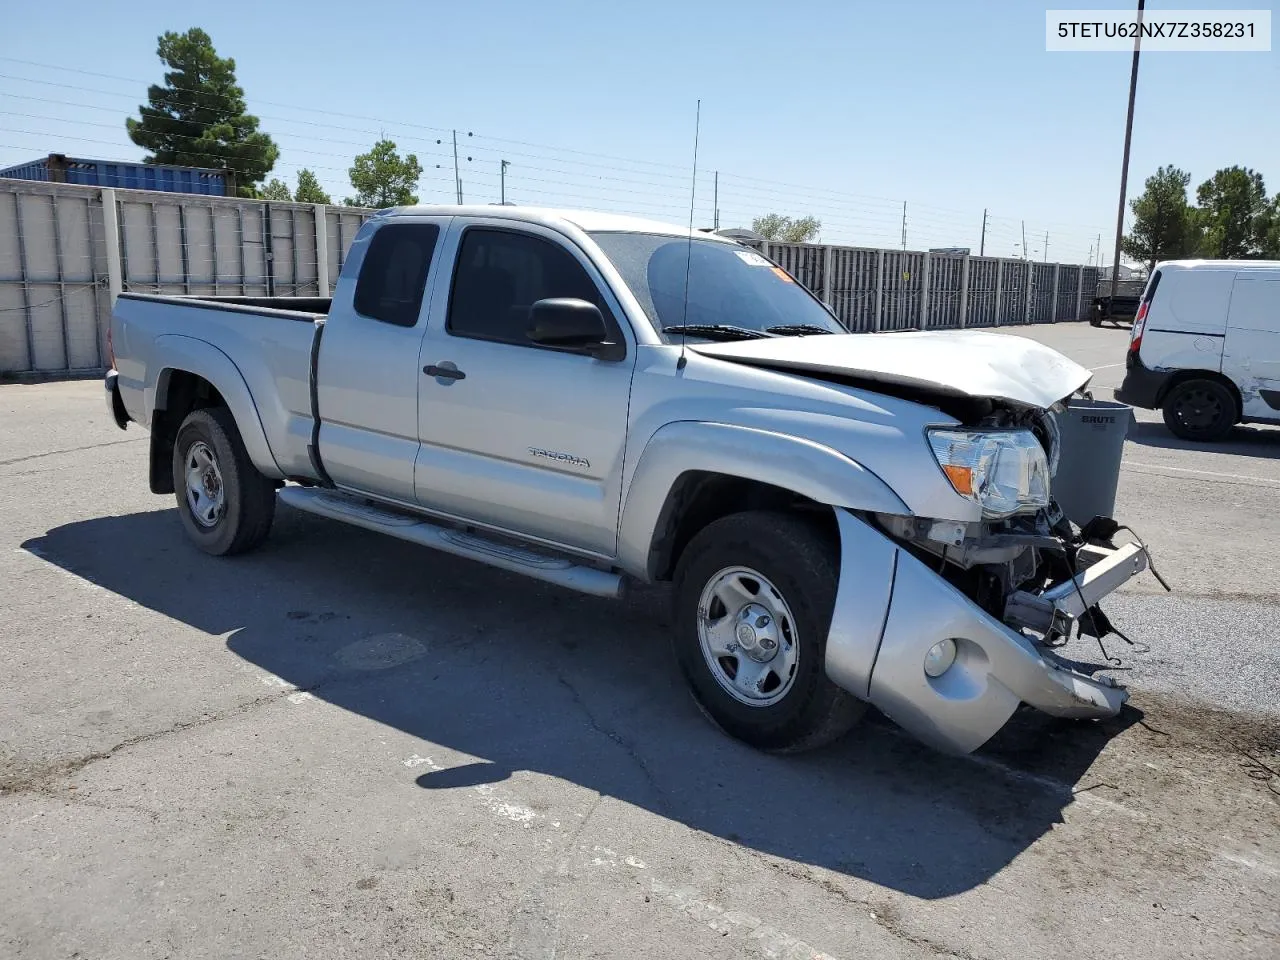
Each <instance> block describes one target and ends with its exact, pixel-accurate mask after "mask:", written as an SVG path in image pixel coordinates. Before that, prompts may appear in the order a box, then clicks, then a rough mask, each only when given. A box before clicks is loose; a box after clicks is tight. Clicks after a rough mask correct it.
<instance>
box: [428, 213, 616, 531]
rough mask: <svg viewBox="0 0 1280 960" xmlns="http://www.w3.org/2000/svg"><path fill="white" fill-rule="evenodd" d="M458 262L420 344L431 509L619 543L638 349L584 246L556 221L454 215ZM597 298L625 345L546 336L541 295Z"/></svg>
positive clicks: (453, 250)
mask: <svg viewBox="0 0 1280 960" xmlns="http://www.w3.org/2000/svg"><path fill="white" fill-rule="evenodd" d="M444 259H446V260H448V261H450V262H453V263H454V269H453V276H452V277H450V278H444V277H442V278H441V280H440V281H439V283H437V285H436V288H435V290H434V294H433V306H432V320H431V324H430V326H429V328H428V330H427V334H426V338H425V339H424V340H423V344H422V355H421V357H420V367H421V373H420V393H419V398H420V400H419V414H418V430H419V437H420V439H421V447H420V448H419V451H418V462H417V469H416V471H415V477H414V479H415V485H416V494H417V498H418V502H419V503H420V504H421V505H422V506H423V507H426V508H428V509H430V510H432V511H436V512H441V513H446V514H449V515H451V516H456V517H461V518H466V519H469V520H475V521H478V522H480V523H482V524H485V525H488V526H491V527H496V528H499V529H502V530H508V531H512V532H515V533H519V534H522V535H524V536H532V537H536V538H539V539H543V540H547V541H550V542H553V543H556V544H560V545H564V546H568V547H573V548H576V549H580V550H583V551H586V552H590V553H594V554H598V555H601V556H613V555H614V553H615V551H616V547H617V525H618V508H619V502H620V498H621V477H622V457H623V451H624V449H625V447H626V438H627V408H628V402H629V399H630V395H631V378H632V373H633V371H634V369H635V362H636V350H635V342H634V338H633V335H632V332H631V330H630V328H629V327H628V325H627V324H626V322H625V320H620V319H619V318H622V317H623V316H624V315H623V313H622V310H621V308H620V306H619V304H618V303H617V302H616V300H615V299H614V298H613V295H612V292H611V291H610V290H609V288H608V286H607V284H605V283H604V282H603V278H602V277H601V276H600V275H599V273H598V271H597V270H596V268H595V267H594V265H593V264H592V263H591V261H590V259H589V258H588V257H587V256H586V254H585V253H584V252H583V251H582V250H581V249H579V248H578V247H577V246H576V245H575V244H574V243H573V241H572V240H570V239H569V238H568V237H565V236H563V235H561V234H559V233H557V232H556V231H554V230H551V229H549V228H546V227H543V226H540V225H535V224H530V223H523V222H519V221H514V220H497V219H495V220H493V221H485V220H468V221H467V222H466V223H465V224H462V223H461V222H460V221H459V222H458V223H456V224H455V230H454V232H453V234H452V235H451V236H450V239H449V242H448V244H447V247H446V251H445V254H444ZM551 297H572V298H577V299H582V300H587V301H590V302H592V303H595V304H596V305H597V306H598V307H600V309H601V313H602V314H603V315H604V317H605V322H606V326H607V327H608V328H609V329H610V331H611V333H610V340H611V341H612V342H614V343H615V344H617V346H618V349H617V350H616V351H615V352H614V353H613V355H612V356H611V357H610V358H608V359H596V358H595V357H592V356H589V355H587V354H586V353H585V352H582V351H577V350H570V349H565V348H551V347H544V346H540V345H537V344H535V343H533V342H532V341H530V340H529V339H528V337H527V335H526V331H527V329H528V323H529V308H530V306H532V304H533V303H535V302H536V301H538V300H542V299H546V298H551Z"/></svg>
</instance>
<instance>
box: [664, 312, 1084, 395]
mask: <svg viewBox="0 0 1280 960" xmlns="http://www.w3.org/2000/svg"><path fill="white" fill-rule="evenodd" d="M688 349H690V350H695V351H697V352H698V353H700V354H703V355H704V356H708V357H716V358H718V359H720V360H731V361H734V362H736V363H745V364H750V365H752V366H758V367H767V368H770V369H773V370H784V371H788V372H795V373H800V374H803V373H805V372H810V371H811V372H815V373H822V374H827V375H835V376H840V375H845V376H848V377H850V378H851V379H856V380H860V381H867V382H869V383H870V384H875V383H884V384H886V385H890V384H892V385H899V386H905V387H911V388H916V389H921V390H928V391H933V392H936V393H941V394H948V395H951V396H957V397H987V398H991V399H999V400H1009V401H1012V402H1014V403H1022V404H1028V405H1030V406H1034V407H1040V408H1041V409H1044V408H1047V407H1049V406H1051V405H1053V404H1054V403H1057V402H1058V401H1059V400H1063V399H1065V398H1066V397H1069V396H1070V395H1071V394H1073V393H1075V391H1077V390H1079V389H1080V388H1081V387H1083V386H1084V385H1085V384H1086V383H1088V382H1089V380H1090V378H1091V377H1092V376H1093V373H1092V371H1090V370H1088V369H1087V368H1085V367H1082V366H1080V365H1079V364H1078V363H1075V362H1074V361H1072V360H1070V359H1068V358H1067V357H1065V356H1063V355H1062V354H1061V353H1059V352H1058V351H1057V350H1054V349H1052V348H1050V347H1046V346H1045V345H1044V344H1042V343H1037V342H1036V341H1034V340H1029V339H1027V338H1026V337H1018V336H1007V335H1005V334H1000V333H988V332H985V331H981V330H946V331H937V332H933V331H921V332H918V333H916V332H909V333H846V334H826V335H815V336H806V337H775V338H770V339H768V340H743V341H739V342H736V343H697V344H693V343H691V344H689V347H688Z"/></svg>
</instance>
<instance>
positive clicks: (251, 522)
mask: <svg viewBox="0 0 1280 960" xmlns="http://www.w3.org/2000/svg"><path fill="white" fill-rule="evenodd" d="M173 489H174V494H175V495H176V497H177V500H178V516H179V518H180V519H181V520H182V526H183V528H184V529H185V530H186V532H187V536H188V537H190V538H191V540H192V542H193V543H195V545H196V546H197V547H199V548H200V549H201V550H203V551H204V552H205V553H210V554H213V555H214V556H226V555H229V554H233V553H244V552H245V551H247V550H252V549H253V548H254V547H256V546H258V544H260V543H262V541H263V540H265V539H266V538H267V534H268V533H270V532H271V521H272V520H273V519H274V517H275V512H276V489H275V484H274V483H272V482H271V481H270V480H269V479H267V478H266V477H264V476H263V475H262V474H260V473H259V472H258V470H257V468H256V467H254V465H253V463H252V462H251V461H250V460H249V454H248V451H246V450H245V448H244V442H243V441H242V440H241V439H240V431H239V430H238V429H236V422H235V418H234V417H233V416H232V415H231V411H230V410H228V409H227V408H226V407H206V408H204V409H202V410H193V411H192V412H191V413H189V414H188V415H187V418H186V419H185V420H183V421H182V426H181V427H179V428H178V436H177V439H176V441H175V442H174V445H173Z"/></svg>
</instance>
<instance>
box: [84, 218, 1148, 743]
mask: <svg viewBox="0 0 1280 960" xmlns="http://www.w3.org/2000/svg"><path fill="white" fill-rule="evenodd" d="M110 347H111V350H112V367H113V369H112V370H111V372H110V373H109V374H108V375H107V378H106V388H107V404H108V408H109V409H110V411H111V413H112V415H113V417H114V419H115V422H116V423H117V424H118V425H119V426H120V427H121V428H124V427H125V426H127V424H128V423H129V422H130V421H133V422H136V423H139V424H141V425H142V426H143V427H145V428H147V429H149V430H150V440H151V459H150V485H151V490H152V491H153V492H155V493H157V494H168V493H174V494H175V495H176V499H177V505H178V514H179V516H180V517H181V521H182V524H183V526H184V528H185V530H186V532H187V534H188V535H189V537H190V538H191V540H192V541H194V543H195V544H196V546H198V547H199V548H200V549H202V550H204V551H207V552H208V553H212V554H219V555H221V554H234V553H239V552H242V551H245V550H249V549H252V548H253V547H255V546H257V545H258V544H259V543H261V542H262V540H263V539H264V538H265V537H266V536H267V534H268V532H269V530H270V528H271V522H272V517H273V515H274V512H275V509H276V504H277V501H283V502H285V503H286V504H288V505H289V506H291V507H293V508H295V509H298V510H304V511H309V512H311V513H314V514H319V515H321V516H324V517H329V518H332V519H334V520H338V521H341V522H344V523H351V524H356V525H357V526H360V527H365V528H367V529H370V530H378V531H381V532H383V533H387V534H390V535H392V536H395V537H400V538H403V539H406V540H410V541H414V542H416V543H421V544H425V545H427V546H430V547H433V548H435V549H438V550H443V551H447V552H448V553H451V554H456V555H459V556H463V557H468V558H470V559H473V560H477V561H480V562H483V563H487V564H492V565H494V566H497V567H501V568H503V569H506V570H512V571H518V572H520V573H523V574H527V575H529V576H531V577H537V578H539V579H542V580H545V581H549V582H551V583H555V584H559V585H561V586H563V587H567V588H570V589H574V590H580V591H584V592H587V593H591V594H596V595H600V596H617V595H618V594H620V592H621V591H622V590H623V588H624V584H625V582H626V581H627V579H628V578H634V579H635V580H639V581H644V582H654V581H671V582H672V584H673V587H672V596H673V604H674V617H673V623H674V631H673V641H674V648H675V654H676V660H677V661H678V663H679V665H680V667H681V669H682V671H683V673H684V675H685V677H686V678H687V680H688V683H689V686H690V688H691V690H692V692H693V695H694V697H695V699H696V701H697V703H698V704H699V706H700V707H701V708H702V710H703V712H704V713H706V714H707V715H708V716H709V717H710V718H711V719H712V720H713V721H714V722H715V723H716V724H718V725H719V726H720V727H721V728H722V729H724V730H725V731H726V732H728V733H729V734H731V735H733V736H735V737H739V738H741V739H742V740H744V741H746V742H748V743H750V744H753V745H755V746H757V747H759V748H761V749H766V750H779V751H781V750H800V749H805V748H808V747H814V746H817V745H820V744H823V743H826V742H829V741H830V740H832V739H834V738H836V737H837V736H839V735H841V734H843V733H844V732H845V731H846V730H847V729H848V728H849V727H850V726H852V725H853V724H854V723H855V722H856V720H857V719H858V718H859V717H860V716H861V715H862V713H863V712H864V710H865V709H866V705H867V704H874V705H875V706H876V707H878V708H879V709H880V710H881V711H883V712H884V713H885V714H887V715H888V716H889V717H890V718H892V719H893V720H894V721H895V722H897V723H898V724H900V725H901V726H902V727H904V728H905V729H907V730H908V731H910V732H911V733H913V734H914V735H916V736H917V737H919V738H920V739H921V740H923V741H925V742H927V743H929V744H932V745H934V746H935V747H937V748H939V749H942V750H946V751H951V752H968V751H972V750H974V749H976V748H977V747H979V746H980V745H982V744H983V743H984V742H985V741H986V740H988V739H989V738H990V737H991V736H992V735H993V734H994V733H996V731H998V730H999V729H1000V728H1001V727H1002V726H1003V725H1004V724H1005V722H1006V721H1007V720H1008V719H1009V717H1010V716H1011V715H1012V714H1013V712H1014V710H1015V709H1017V707H1018V706H1019V704H1020V703H1027V704H1030V705H1031V706H1033V707H1037V708H1039V709H1041V710H1043V711H1046V712H1048V713H1051V714H1054V715H1057V716H1063V717H1081V718H1093V717H1107V716H1111V715H1114V714H1116V713H1117V712H1118V711H1119V710H1120V709H1121V706H1122V704H1123V703H1124V701H1125V699H1126V697H1127V694H1126V692H1125V691H1124V690H1123V688H1121V687H1119V686H1118V685H1116V684H1115V683H1114V682H1112V681H1111V680H1109V679H1108V678H1106V677H1104V676H1097V675H1089V674H1086V673H1083V672H1080V671H1079V670H1077V669H1073V668H1072V666H1071V665H1069V664H1068V662H1066V661H1065V660H1064V659H1062V658H1061V657H1059V656H1058V655H1056V654H1055V651H1054V648H1055V647H1057V646H1060V645H1061V643H1062V642H1064V641H1065V640H1066V639H1067V638H1068V637H1069V636H1070V634H1071V631H1072V629H1073V627H1074V626H1077V625H1079V626H1080V627H1082V628H1083V627H1085V626H1089V627H1090V628H1091V631H1092V632H1095V633H1096V632H1097V631H1096V625H1097V622H1098V620H1097V617H1100V616H1101V614H1100V611H1098V608H1097V603H1098V600H1099V599H1100V598H1101V597H1102V596H1103V595H1105V594H1106V593H1108V592H1110V591H1112V590H1114V589H1115V588H1116V587H1117V586H1119V585H1120V584H1121V583H1123V582H1124V581H1126V580H1127V579H1129V578H1130V577H1132V576H1134V575H1135V574H1137V573H1139V572H1140V571H1142V570H1143V569H1145V568H1146V566H1147V557H1146V553H1145V550H1144V549H1143V548H1142V547H1141V546H1140V545H1138V544H1122V545H1120V546H1116V545H1114V544H1113V543H1112V542H1110V540H1108V539H1107V535H1108V534H1109V533H1114V529H1112V530H1111V531H1107V530H1103V531H1102V533H1101V535H1098V533H1097V531H1096V530H1095V531H1093V532H1092V533H1090V532H1089V531H1088V530H1086V531H1083V532H1082V531H1081V530H1079V529H1078V528H1076V527H1074V526H1073V525H1072V524H1071V523H1070V522H1068V521H1067V520H1066V519H1065V518H1064V517H1063V515H1062V513H1061V511H1060V510H1059V509H1058V508H1057V506H1056V505H1055V503H1054V500H1053V497H1052V492H1051V488H1052V482H1053V477H1054V475H1055V473H1056V468H1057V461H1058V457H1059V453H1060V441H1059V431H1058V428H1057V421H1056V420H1055V416H1054V411H1055V410H1060V409H1061V406H1060V405H1061V404H1062V403H1063V402H1064V401H1067V400H1069V399H1070V398H1071V397H1072V396H1073V395H1074V394H1075V393H1077V392H1078V391H1081V390H1082V389H1083V388H1084V387H1085V386H1086V385H1087V383H1088V381H1089V379H1090V372H1089V371H1088V370H1086V369H1085V368H1083V367H1080V366H1078V365H1076V364H1075V363H1073V362H1071V361H1070V360H1068V359H1067V358H1066V357H1064V356H1062V355H1061V354H1059V353H1057V352H1055V351H1053V350H1050V349H1048V348H1046V347H1044V346H1041V345H1040V344H1037V343H1035V342H1032V341H1029V340H1026V339H1023V338H1018V337H1011V336H1003V335H997V334H993V333H985V332H979V331H957V332H949V333H942V332H938V333H931V332H907V333H896V334H878V335H855V334H848V333H846V332H844V330H843V329H842V328H841V326H840V325H839V323H838V322H837V321H836V320H835V318H834V317H833V316H832V314H831V312H830V311H829V310H828V309H827V308H826V307H825V306H824V305H823V304H822V303H820V302H819V301H818V300H816V299H815V298H814V297H813V296H812V295H811V294H810V293H809V292H808V291H806V290H805V288H804V287H802V286H801V285H800V284H798V283H796V282H795V281H794V280H793V278H792V277H791V276H789V275H788V274H787V273H786V272H785V271H784V270H782V269H781V268H779V267H778V266H777V265H776V264H775V263H774V262H772V261H771V260H769V259H767V258H766V257H763V256H761V255H760V254H759V253H757V252H755V251H754V250H752V249H750V248H748V247H745V246H742V245H740V244H737V243H735V242H732V241H730V240H726V239H723V238H720V237H717V236H714V235H709V234H706V233H701V232H697V231H693V232H690V231H689V230H685V229H682V228H679V227H671V226H667V225H664V224H658V223H651V222H649V221H644V220H636V219H632V218H627V217H619V216H611V215H604V214H598V213H576V212H565V211H555V210H539V209H525V208H521V207H510V206H503V207H497V206H489V207H485V206H477V207H466V206H460V207H411V208H398V209H395V210H389V211H384V212H382V213H380V214H379V215H377V216H375V217H374V218H373V219H371V220H369V221H368V222H367V223H366V224H365V225H364V226H363V228H362V229H361V230H360V232H359V234H358V236H357V237H356V239H355V241H354V243H353V245H352V247H351V250H350V253H349V256H348V258H347V260H346V263H345V265H344V266H343V268H342V272H341V277H340V278H339V280H338V283H337V286H336V289H335V291H334V296H333V298H332V301H330V300H329V299H327V298H323V299H302V298H259V297H225V296H224V297H202V296H184V297H171V296H148V295H141V294H134V293H124V294H121V295H120V297H119V299H118V301H117V303H116V306H115V312H114V315H113V318H112V322H111V331H110ZM1091 526H1092V525H1091ZM1104 526H1105V524H1104ZM1112 527H1114V525H1112ZM1104 622H1105V621H1104Z"/></svg>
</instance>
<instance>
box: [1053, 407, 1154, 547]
mask: <svg viewBox="0 0 1280 960" xmlns="http://www.w3.org/2000/svg"><path fill="white" fill-rule="evenodd" d="M1057 419H1058V427H1059V429H1060V430H1061V432H1062V454H1061V456H1060V457H1059V460H1058V474H1057V476H1056V477H1054V480H1053V498H1054V499H1055V500H1056V501H1057V502H1058V506H1060V507H1061V508H1062V512H1063V513H1065V514H1066V515H1067V519H1068V520H1070V521H1071V522H1072V523H1074V524H1075V525H1076V526H1081V527H1082V526H1084V525H1085V524H1086V523H1088V522H1089V521H1090V520H1092V519H1093V518H1094V517H1109V516H1111V515H1112V512H1113V511H1114V510H1115V506H1116V487H1117V486H1118V485H1119V482H1120V458H1121V457H1122V456H1123V455H1124V439H1125V436H1126V434H1128V432H1129V424H1130V423H1132V422H1133V420H1134V416H1133V408H1132V407H1130V406H1128V405H1127V404H1123V403H1119V402H1117V401H1115V400H1087V399H1084V398H1080V397H1077V398H1075V399H1073V400H1071V402H1070V403H1069V404H1068V405H1067V409H1066V410H1065V411H1063V412H1062V413H1060V414H1058V415H1057Z"/></svg>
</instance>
